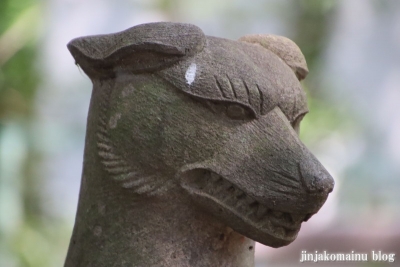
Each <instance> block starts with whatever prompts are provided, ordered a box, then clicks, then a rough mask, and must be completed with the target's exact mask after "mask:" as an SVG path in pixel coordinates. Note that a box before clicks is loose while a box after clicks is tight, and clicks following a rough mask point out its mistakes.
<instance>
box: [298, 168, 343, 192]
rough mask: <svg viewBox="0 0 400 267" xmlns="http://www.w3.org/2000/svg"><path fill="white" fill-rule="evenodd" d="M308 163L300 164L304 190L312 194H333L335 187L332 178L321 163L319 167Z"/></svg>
mask: <svg viewBox="0 0 400 267" xmlns="http://www.w3.org/2000/svg"><path fill="white" fill-rule="evenodd" d="M307 163H308V162H305V163H303V164H298V172H299V178H300V181H301V184H302V186H303V189H304V190H305V191H306V192H307V193H310V194H322V195H328V194H329V193H331V192H332V191H333V187H334V186H335V181H334V180H333V178H332V176H331V175H330V174H329V173H328V172H327V171H326V170H325V168H324V167H322V165H321V164H319V162H317V164H318V165H319V166H312V167H310V166H309V165H310V164H307ZM313 165H315V164H313Z"/></svg>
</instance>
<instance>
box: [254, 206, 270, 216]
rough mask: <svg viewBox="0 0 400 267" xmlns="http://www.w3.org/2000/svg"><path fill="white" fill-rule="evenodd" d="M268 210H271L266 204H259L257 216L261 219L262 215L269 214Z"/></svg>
mask: <svg viewBox="0 0 400 267" xmlns="http://www.w3.org/2000/svg"><path fill="white" fill-rule="evenodd" d="M268 211H269V210H268V208H267V207H265V206H264V205H258V209H257V212H256V217H257V218H258V219H261V218H262V217H264V216H265V215H267V213H268Z"/></svg>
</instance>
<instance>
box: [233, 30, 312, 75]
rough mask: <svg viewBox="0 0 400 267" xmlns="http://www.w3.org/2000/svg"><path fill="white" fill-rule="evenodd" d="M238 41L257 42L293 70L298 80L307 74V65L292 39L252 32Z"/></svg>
mask: <svg viewBox="0 0 400 267" xmlns="http://www.w3.org/2000/svg"><path fill="white" fill-rule="evenodd" d="M239 41H241V42H246V43H252V44H258V45H261V46H262V47H264V48H266V49H268V50H270V51H271V52H273V53H274V54H276V55H277V56H278V57H280V58H281V59H282V60H283V61H284V62H285V63H286V64H287V65H288V66H289V67H290V68H291V69H292V70H293V71H294V73H295V74H296V76H297V78H298V79H299V80H300V81H301V80H303V79H304V78H305V77H306V76H307V74H308V67H307V63H306V59H305V58H304V55H303V53H302V52H301V50H300V48H299V47H298V46H297V45H296V44H295V43H294V42H293V41H292V40H290V39H288V38H286V37H283V36H277V35H271V34H254V35H245V36H243V37H240V38H239Z"/></svg>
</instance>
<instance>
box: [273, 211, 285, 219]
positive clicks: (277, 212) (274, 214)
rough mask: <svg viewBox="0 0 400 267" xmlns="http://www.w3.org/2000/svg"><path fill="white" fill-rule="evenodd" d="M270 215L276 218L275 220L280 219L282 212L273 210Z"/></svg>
mask: <svg viewBox="0 0 400 267" xmlns="http://www.w3.org/2000/svg"><path fill="white" fill-rule="evenodd" d="M272 215H273V216H274V217H276V218H280V217H282V215H283V212H280V211H276V210H273V211H272Z"/></svg>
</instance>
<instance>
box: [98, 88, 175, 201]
mask: <svg viewBox="0 0 400 267" xmlns="http://www.w3.org/2000/svg"><path fill="white" fill-rule="evenodd" d="M105 91H106V92H104V93H103V94H102V101H101V103H100V112H99V113H100V114H99V118H98V124H97V132H96V136H97V149H98V155H99V157H100V159H101V163H102V165H103V167H104V170H105V171H106V172H107V173H108V175H110V176H111V178H112V179H113V180H114V181H116V182H118V183H119V184H120V185H121V186H122V187H123V188H126V189H130V190H132V191H133V192H135V193H138V194H148V195H157V194H159V193H160V192H162V190H163V189H165V188H167V187H168V186H169V183H166V182H165V181H163V180H162V179H157V177H156V176H155V175H150V176H141V174H140V173H139V172H137V171H135V170H134V169H133V168H132V167H131V166H130V165H129V164H128V162H127V161H126V160H125V158H124V156H123V155H121V154H120V153H118V151H117V148H116V146H115V145H114V143H113V141H112V139H111V137H110V129H109V125H108V123H107V121H108V116H107V112H108V106H107V105H106V103H108V101H109V98H110V94H111V89H109V90H105Z"/></svg>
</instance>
